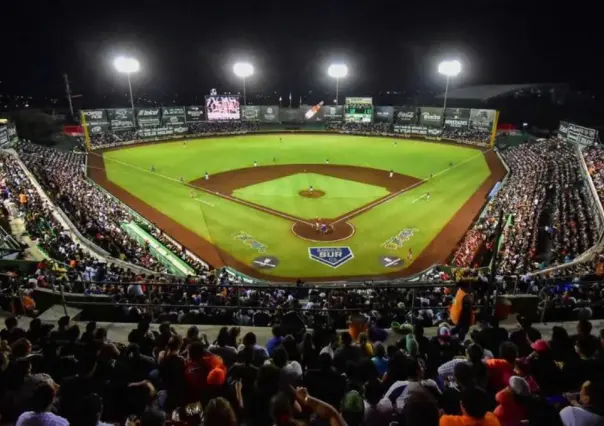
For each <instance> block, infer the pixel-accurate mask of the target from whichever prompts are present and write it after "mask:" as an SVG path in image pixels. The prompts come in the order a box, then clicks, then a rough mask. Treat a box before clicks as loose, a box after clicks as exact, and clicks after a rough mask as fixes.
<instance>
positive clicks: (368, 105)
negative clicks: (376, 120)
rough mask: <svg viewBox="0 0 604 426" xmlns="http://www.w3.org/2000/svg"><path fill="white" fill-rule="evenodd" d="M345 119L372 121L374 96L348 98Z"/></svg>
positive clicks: (359, 121)
mask: <svg viewBox="0 0 604 426" xmlns="http://www.w3.org/2000/svg"><path fill="white" fill-rule="evenodd" d="M344 121H347V122H353V123H371V122H372V121H373V99H372V98H346V103H345V105H344Z"/></svg>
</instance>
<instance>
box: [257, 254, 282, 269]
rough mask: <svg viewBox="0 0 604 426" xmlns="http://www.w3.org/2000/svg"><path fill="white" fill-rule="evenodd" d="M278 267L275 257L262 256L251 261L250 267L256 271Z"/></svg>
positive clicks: (277, 260)
mask: <svg viewBox="0 0 604 426" xmlns="http://www.w3.org/2000/svg"><path fill="white" fill-rule="evenodd" d="M278 265H279V259H277V258H276V257H275V256H262V257H257V258H255V259H254V260H252V266H253V267H254V268H256V269H274V268H276V267H277V266H278Z"/></svg>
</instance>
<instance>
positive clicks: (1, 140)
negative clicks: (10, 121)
mask: <svg viewBox="0 0 604 426" xmlns="http://www.w3.org/2000/svg"><path fill="white" fill-rule="evenodd" d="M9 142H10V140H9V139H8V126H7V125H6V124H0V148H6V147H7V146H8V145H9Z"/></svg>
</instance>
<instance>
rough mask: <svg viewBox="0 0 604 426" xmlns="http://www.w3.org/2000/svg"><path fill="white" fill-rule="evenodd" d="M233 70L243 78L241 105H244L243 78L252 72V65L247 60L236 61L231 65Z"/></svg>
mask: <svg viewBox="0 0 604 426" xmlns="http://www.w3.org/2000/svg"><path fill="white" fill-rule="evenodd" d="M233 72H234V73H235V75H236V76H237V77H239V78H241V79H242V80H243V105H246V104H247V103H246V96H245V80H246V79H247V78H248V77H249V76H251V75H252V74H254V66H253V65H252V64H250V63H247V62H237V63H236V64H235V65H233Z"/></svg>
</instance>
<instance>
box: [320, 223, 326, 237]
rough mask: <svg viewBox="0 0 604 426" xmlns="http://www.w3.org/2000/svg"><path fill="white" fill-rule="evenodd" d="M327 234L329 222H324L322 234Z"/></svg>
mask: <svg viewBox="0 0 604 426" xmlns="http://www.w3.org/2000/svg"><path fill="white" fill-rule="evenodd" d="M325 234H327V224H325V223H322V224H321V235H325Z"/></svg>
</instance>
